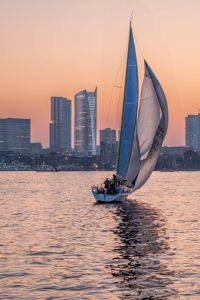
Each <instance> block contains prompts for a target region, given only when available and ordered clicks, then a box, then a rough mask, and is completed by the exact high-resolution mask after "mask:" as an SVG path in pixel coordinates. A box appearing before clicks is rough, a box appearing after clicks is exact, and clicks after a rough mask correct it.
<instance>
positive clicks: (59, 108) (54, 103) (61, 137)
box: [50, 97, 71, 151]
mask: <svg viewBox="0 0 200 300" xmlns="http://www.w3.org/2000/svg"><path fill="white" fill-rule="evenodd" d="M50 148H51V149H53V150H55V151H56V150H58V151H60V150H66V151H71V100H68V99H67V98H63V97H51V123H50Z"/></svg>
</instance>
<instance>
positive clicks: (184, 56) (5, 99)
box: [0, 0, 200, 146]
mask: <svg viewBox="0 0 200 300" xmlns="http://www.w3.org/2000/svg"><path fill="white" fill-rule="evenodd" d="M132 10H133V11H134V17H133V30H134V33H135V35H136V46H137V49H138V53H139V55H141V49H142V53H143V55H144V56H145V58H146V59H147V61H148V62H149V64H150V65H151V67H152V69H153V70H154V72H155V74H156V76H157V77H158V79H159V80H160V82H161V84H162V86H163V88H164V90H165V93H166V96H167V98H168V102H169V113H170V126H169V130H168V135H167V138H166V140H165V144H167V145H183V144H184V117H185V116H186V115H187V114H194V113H197V112H198V110H199V109H200V100H199V94H200V84H199V80H200V39H199V29H200V1H199V0H167V1H161V0H151V1H149V0H139V1H138V0H123V1H121V0H120V1H119V0H0V45H1V47H0V66H1V68H0V70H1V71H0V91H1V92H0V104H1V111H0V117H28V118H31V119H32V141H42V143H43V144H44V145H45V146H48V135H49V134H48V131H49V121H50V106H49V103H50V100H49V99H50V97H51V96H53V95H56V96H65V97H68V98H70V99H72V100H73V97H74V94H75V93H76V92H78V91H79V90H82V89H85V88H86V89H88V90H93V89H94V88H95V86H98V126H99V127H106V126H114V125H116V122H115V119H116V117H115V116H114V115H113V114H111V111H112V107H111V105H110V103H111V102H110V99H111V94H112V87H113V83H114V82H115V84H116V85H118V84H120V78H121V77H122V73H123V72H122V71H123V66H124V63H125V54H126V48H127V37H128V26H129V19H130V13H131V11H132ZM115 78H116V80H115ZM118 93H119V89H114V93H113V97H112V99H114V101H116V102H117V101H118V100H117V98H118ZM106 103H107V104H106Z"/></svg>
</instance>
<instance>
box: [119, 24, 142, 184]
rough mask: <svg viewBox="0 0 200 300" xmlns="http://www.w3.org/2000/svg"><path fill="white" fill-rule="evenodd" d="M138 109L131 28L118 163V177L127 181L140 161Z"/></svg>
mask: <svg viewBox="0 0 200 300" xmlns="http://www.w3.org/2000/svg"><path fill="white" fill-rule="evenodd" d="M137 108H138V71H137V60H136V53H135V45H134V40H133V34H132V29H131V26H130V31H129V43H128V55H127V67H126V78H125V89H124V102H123V113H122V122H121V132H120V142H119V152H118V163H117V175H118V176H119V177H121V178H123V179H125V180H130V178H129V177H130V170H132V172H131V173H132V174H131V175H133V173H137V172H138V170H137V172H135V171H134V169H135V168H134V169H133V167H132V162H133V160H134V161H136V162H137V161H138V155H139V152H138V150H137V149H138V147H137V146H136V149H135V151H134V152H133V148H135V144H137V135H136V134H135V128H136V120H137Z"/></svg>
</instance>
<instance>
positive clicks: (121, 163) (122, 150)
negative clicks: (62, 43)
mask: <svg viewBox="0 0 200 300" xmlns="http://www.w3.org/2000/svg"><path fill="white" fill-rule="evenodd" d="M144 66H145V74H144V80H143V85H142V91H141V99H140V106H139V112H138V116H137V110H138V74H137V60H136V54H135V46H134V41H133V36H132V30H131V29H130V34H129V50H128V58H127V70H126V79H125V92H124V103H123V112H122V124H121V135H120V142H119V153H118V164H117V175H118V176H119V177H120V178H123V179H124V180H125V185H126V186H128V187H130V188H132V191H135V190H137V189H138V188H140V187H141V186H143V184H144V183H145V182H146V181H147V180H148V178H149V177H150V175H151V173H152V171H153V170H154V168H155V166H156V163H157V160H158V158H159V153H160V149H161V146H162V142H163V140H164V138H165V135H166V132H167V127H168V108H167V101H166V97H165V94H164V92H163V90H162V87H161V85H160V83H159V81H158V79H157V78H156V76H155V75H154V73H153V71H152V70H151V68H150V67H149V65H148V64H147V62H146V61H144Z"/></svg>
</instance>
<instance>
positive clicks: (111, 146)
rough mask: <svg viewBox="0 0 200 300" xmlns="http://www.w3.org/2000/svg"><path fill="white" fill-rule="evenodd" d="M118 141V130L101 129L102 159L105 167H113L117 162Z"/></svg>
mask: <svg viewBox="0 0 200 300" xmlns="http://www.w3.org/2000/svg"><path fill="white" fill-rule="evenodd" d="M116 154H117V142H116V130H115V129H111V128H105V129H102V130H100V161H101V165H102V167H103V168H105V169H106V168H112V167H113V166H114V165H115V163H116Z"/></svg>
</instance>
